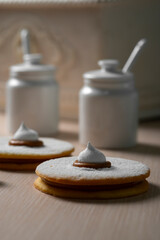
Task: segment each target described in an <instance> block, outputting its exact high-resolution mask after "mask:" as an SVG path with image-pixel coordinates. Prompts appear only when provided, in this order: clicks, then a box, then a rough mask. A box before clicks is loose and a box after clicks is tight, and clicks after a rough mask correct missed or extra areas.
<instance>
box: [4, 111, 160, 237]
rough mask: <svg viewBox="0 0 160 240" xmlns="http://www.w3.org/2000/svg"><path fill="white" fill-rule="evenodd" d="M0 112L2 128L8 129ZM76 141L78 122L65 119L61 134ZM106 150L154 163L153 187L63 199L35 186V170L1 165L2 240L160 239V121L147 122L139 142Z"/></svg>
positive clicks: (108, 152) (120, 155)
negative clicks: (118, 195) (120, 195)
mask: <svg viewBox="0 0 160 240" xmlns="http://www.w3.org/2000/svg"><path fill="white" fill-rule="evenodd" d="M4 122H5V119H4V116H3V115H0V134H1V135H6V132H5V129H4ZM57 137H58V138H60V139H64V140H68V141H70V142H72V143H73V144H74V145H75V152H74V155H77V154H78V153H79V152H80V151H81V150H82V149H83V146H81V145H80V144H79V143H78V125H77V123H76V122H61V123H60V132H59V135H58V136H57ZM103 152H104V153H105V154H106V155H109V156H119V157H125V158H130V159H133V160H134V159H135V160H139V161H141V162H143V163H146V164H147V165H148V166H149V167H150V168H151V176H150V178H149V182H150V189H149V192H148V193H146V194H144V195H141V196H137V197H132V198H125V199H121V200H109V201H108V200H107V201H79V200H74V201H73V200H72V201H71V200H67V199H66V200H64V199H63V200H62V199H58V198H55V197H52V196H49V195H46V194H43V193H41V192H39V191H37V190H36V189H34V187H33V182H34V180H35V179H36V175H35V174H34V173H20V172H5V171H0V239H1V240H10V239H12V240H28V239H29V240H32V239H38V240H43V239H45V240H50V239H54V240H63V239H65V240H80V239H83V240H89V239H92V240H97V239H98V240H103V239H109V240H110V239H112V240H121V239H122V240H126V239H127V240H135V239H136V240H159V239H160V227H159V224H160V180H159V179H160V173H159V172H160V121H155V122H149V123H143V124H141V125H140V127H139V131H138V144H137V146H136V147H134V148H130V149H127V150H123V151H111V150H110V151H108V150H103Z"/></svg>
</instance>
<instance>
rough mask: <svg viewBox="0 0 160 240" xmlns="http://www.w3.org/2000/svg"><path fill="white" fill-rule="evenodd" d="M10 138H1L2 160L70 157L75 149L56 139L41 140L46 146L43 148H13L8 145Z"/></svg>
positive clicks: (69, 144) (0, 151)
mask: <svg viewBox="0 0 160 240" xmlns="http://www.w3.org/2000/svg"><path fill="white" fill-rule="evenodd" d="M9 140H10V138H9V137H0V159H1V158H3V159H4V158H13V159H14V158H18V159H21V158H23V159H27V158H35V159H46V158H48V159H50V158H54V157H59V156H64V155H65V154H66V155H69V154H70V153H71V152H73V150H74V147H73V145H72V144H71V143H69V142H66V141H61V140H57V139H54V138H40V139H39V140H41V141H43V143H44V145H43V146H41V147H27V146H11V145H9V144H8V142H9Z"/></svg>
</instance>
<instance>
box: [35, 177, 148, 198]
mask: <svg viewBox="0 0 160 240" xmlns="http://www.w3.org/2000/svg"><path fill="white" fill-rule="evenodd" d="M34 186H35V188H36V189H38V190H39V191H41V192H44V193H47V194H50V195H53V196H55V197H61V198H81V199H114V198H123V197H131V196H135V195H138V194H141V193H144V192H146V191H147V190H148V182H147V181H146V180H144V181H142V182H140V183H138V184H136V185H134V186H132V187H128V188H124V189H116V190H105V191H90V192H86V191H78V190H73V189H66V188H58V187H53V186H50V185H48V184H46V183H45V182H44V181H43V180H42V179H41V178H40V177H38V178H37V179H36V180H35V182H34Z"/></svg>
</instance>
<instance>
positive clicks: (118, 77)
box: [83, 59, 133, 83]
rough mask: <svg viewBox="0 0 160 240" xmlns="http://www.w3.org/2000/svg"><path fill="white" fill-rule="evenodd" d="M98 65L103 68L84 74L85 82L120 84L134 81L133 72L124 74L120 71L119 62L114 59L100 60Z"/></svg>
mask: <svg viewBox="0 0 160 240" xmlns="http://www.w3.org/2000/svg"><path fill="white" fill-rule="evenodd" d="M98 65H99V66H100V67H101V69H99V70H94V71H90V72H86V73H84V74H83V77H84V79H85V80H92V81H97V80H98V81H99V82H108V83H109V82H110V83H117V82H118V83H119V82H120V81H121V82H126V81H131V80H133V74H132V73H131V72H126V73H124V72H123V71H122V70H120V69H118V65H119V62H118V60H114V59H107V60H100V61H98Z"/></svg>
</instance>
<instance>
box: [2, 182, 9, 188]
mask: <svg viewBox="0 0 160 240" xmlns="http://www.w3.org/2000/svg"><path fill="white" fill-rule="evenodd" d="M8 186H9V184H8V183H6V182H1V181H0V189H1V188H4V187H8Z"/></svg>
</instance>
